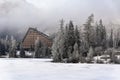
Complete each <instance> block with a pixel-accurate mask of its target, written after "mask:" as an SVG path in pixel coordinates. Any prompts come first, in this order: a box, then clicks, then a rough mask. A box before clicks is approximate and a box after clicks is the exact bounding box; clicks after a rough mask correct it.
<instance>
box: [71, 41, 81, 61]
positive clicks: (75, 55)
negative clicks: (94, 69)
mask: <svg viewBox="0 0 120 80" xmlns="http://www.w3.org/2000/svg"><path fill="white" fill-rule="evenodd" d="M79 57H80V55H79V46H78V43H77V42H76V43H75V44H74V51H73V54H72V62H73V63H78V62H79Z"/></svg>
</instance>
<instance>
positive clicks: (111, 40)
mask: <svg viewBox="0 0 120 80" xmlns="http://www.w3.org/2000/svg"><path fill="white" fill-rule="evenodd" d="M109 47H110V48H112V47H113V29H111V33H110V37H109Z"/></svg>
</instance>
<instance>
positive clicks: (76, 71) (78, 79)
mask: <svg viewBox="0 0 120 80" xmlns="http://www.w3.org/2000/svg"><path fill="white" fill-rule="evenodd" d="M50 61H51V60H50V59H9V58H7V59H6V58H3V59H0V80H120V65H114V64H80V63H77V64H71V63H70V64H65V63H51V62H50Z"/></svg>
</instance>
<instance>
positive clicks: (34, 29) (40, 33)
mask: <svg viewBox="0 0 120 80" xmlns="http://www.w3.org/2000/svg"><path fill="white" fill-rule="evenodd" d="M29 30H33V31H36V32H37V33H39V35H42V36H44V37H45V38H47V39H48V40H50V41H52V39H50V37H49V36H48V35H46V34H44V33H43V32H40V31H38V30H37V29H36V28H31V27H30V28H29V29H28V30H27V33H26V34H25V36H24V38H23V40H22V42H24V40H25V38H26V36H27V34H28V32H29Z"/></svg>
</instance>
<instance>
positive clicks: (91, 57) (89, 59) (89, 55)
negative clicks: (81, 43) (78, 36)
mask: <svg viewBox="0 0 120 80" xmlns="http://www.w3.org/2000/svg"><path fill="white" fill-rule="evenodd" d="M93 55H94V51H93V47H92V46H90V48H89V52H88V55H87V62H88V63H90V62H91V61H92V60H93Z"/></svg>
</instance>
